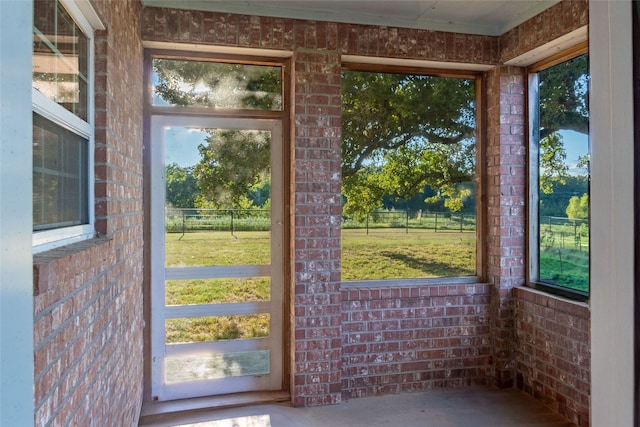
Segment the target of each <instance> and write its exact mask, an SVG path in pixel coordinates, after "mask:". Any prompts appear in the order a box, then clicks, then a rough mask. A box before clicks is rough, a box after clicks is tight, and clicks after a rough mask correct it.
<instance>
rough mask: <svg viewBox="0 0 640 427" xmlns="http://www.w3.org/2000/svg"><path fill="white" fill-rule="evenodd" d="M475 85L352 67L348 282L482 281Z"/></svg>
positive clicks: (345, 81) (348, 69) (346, 145)
mask: <svg viewBox="0 0 640 427" xmlns="http://www.w3.org/2000/svg"><path fill="white" fill-rule="evenodd" d="M449 74H452V73H449ZM475 84H476V76H475V75H473V74H472V75H468V74H467V75H465V76H460V77H456V76H455V75H454V77H440V76H431V75H423V74H418V73H414V72H411V73H408V72H402V70H398V71H397V72H396V71H395V70H393V69H392V70H389V71H388V72H371V71H367V70H364V71H363V70H360V69H359V67H358V66H357V65H350V64H347V65H345V69H344V71H343V73H342V185H343V215H342V218H343V221H342V274H343V280H346V281H349V280H386V279H394V280H395V279H417V278H435V277H457V278H460V277H463V276H470V277H475V276H476V271H477V269H476V240H477V239H476V197H475V194H476V126H475V124H476V100H475Z"/></svg>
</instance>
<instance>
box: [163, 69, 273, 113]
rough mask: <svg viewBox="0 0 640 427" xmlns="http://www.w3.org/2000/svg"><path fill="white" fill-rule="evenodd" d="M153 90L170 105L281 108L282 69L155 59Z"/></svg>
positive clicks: (260, 108)
mask: <svg viewBox="0 0 640 427" xmlns="http://www.w3.org/2000/svg"><path fill="white" fill-rule="evenodd" d="M153 71H154V74H155V75H154V80H156V84H155V85H154V93H155V95H156V97H159V98H160V100H161V101H164V102H165V103H168V104H170V105H181V106H187V105H191V106H203V107H215V108H231V109H259V110H279V109H281V108H282V70H281V68H280V67H269V66H259V65H245V64H226V63H217V62H203V61H179V60H173V59H155V60H154V61H153Z"/></svg>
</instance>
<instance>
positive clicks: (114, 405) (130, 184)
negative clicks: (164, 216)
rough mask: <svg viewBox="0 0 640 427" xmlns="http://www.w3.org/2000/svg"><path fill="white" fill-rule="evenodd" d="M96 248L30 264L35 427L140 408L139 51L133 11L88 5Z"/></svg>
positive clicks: (125, 5) (110, 420)
mask: <svg viewBox="0 0 640 427" xmlns="http://www.w3.org/2000/svg"><path fill="white" fill-rule="evenodd" d="M94 6H95V8H96V11H97V12H98V14H99V15H100V16H101V19H102V21H103V23H104V24H105V26H106V30H105V31H100V32H98V33H97V34H96V38H95V41H96V101H95V106H96V114H95V122H96V126H95V179H96V183H95V203H96V205H95V212H96V231H97V232H99V233H100V236H101V237H99V238H96V239H93V240H89V241H87V242H83V243H79V244H74V245H69V246H66V247H63V248H60V249H56V250H52V251H48V252H45V253H42V254H38V255H36V256H34V335H35V336H34V341H35V342H34V348H35V354H34V362H35V372H34V375H35V390H34V392H35V397H34V399H35V410H36V416H35V425H39V426H40V425H74V426H84V425H96V426H125V425H127V426H129V425H135V424H136V423H137V420H138V416H139V413H140V407H141V403H142V384H143V369H142V366H143V357H142V355H143V348H142V347H143V341H142V329H143V318H142V274H143V272H142V250H143V239H142V226H143V216H142V47H141V43H140V37H139V34H138V32H137V29H136V25H135V23H136V22H137V20H138V14H139V12H140V4H139V2H137V1H117V2H108V3H107V2H102V1H96V2H94Z"/></svg>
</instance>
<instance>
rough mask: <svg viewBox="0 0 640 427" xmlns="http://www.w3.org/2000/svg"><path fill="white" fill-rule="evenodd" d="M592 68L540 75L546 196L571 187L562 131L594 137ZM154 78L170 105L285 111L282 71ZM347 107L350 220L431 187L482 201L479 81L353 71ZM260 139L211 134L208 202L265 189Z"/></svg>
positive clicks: (201, 167) (221, 69)
mask: <svg viewBox="0 0 640 427" xmlns="http://www.w3.org/2000/svg"><path fill="white" fill-rule="evenodd" d="M586 65H587V57H586V55H585V56H582V57H579V58H576V59H574V60H572V61H569V62H568V63H566V65H563V66H562V67H552V68H550V69H548V70H545V71H543V72H541V73H540V77H541V84H540V91H539V99H540V105H541V111H540V129H539V130H540V138H541V141H542V143H541V153H542V156H541V170H542V171H543V173H542V177H543V180H542V183H541V187H542V189H543V192H552V191H554V188H555V187H557V186H559V185H563V183H565V182H566V180H567V179H568V171H567V167H566V163H565V160H566V150H565V148H564V143H563V141H562V138H561V136H560V134H558V131H559V130H563V129H565V130H567V129H570V130H575V131H577V132H582V133H586V132H588V110H587V106H588V99H587V96H588V93H587V88H588V75H587V74H586V73H587V67H586ZM154 71H155V76H154V79H155V80H156V84H155V86H154V90H155V94H154V95H155V97H156V98H159V99H160V100H162V102H164V103H167V104H171V105H195V106H207V107H216V108H236V109H237V108H240V109H251V108H260V109H280V108H282V95H281V94H282V72H281V69H280V68H279V67H263V66H247V65H238V64H222V63H214V62H195V61H176V60H163V59H156V60H154ZM342 107H343V109H342V138H343V143H342V148H343V150H342V180H343V181H342V184H343V195H344V196H345V200H346V201H345V205H344V211H345V214H347V215H358V216H363V215H366V214H367V213H368V212H371V211H372V210H374V209H376V208H379V207H381V206H383V204H386V203H392V204H394V203H400V202H401V201H402V200H409V199H412V198H413V197H416V196H418V195H420V194H423V192H424V189H425V188H427V187H429V188H431V189H432V190H433V191H434V192H435V194H433V195H428V194H423V196H424V200H425V201H426V202H427V203H437V202H439V201H443V202H444V206H445V207H447V208H448V209H450V210H460V209H464V208H465V207H464V204H465V201H466V200H471V199H472V198H473V197H474V194H473V192H472V189H473V188H474V186H473V182H474V179H475V162H476V151H475V107H476V106H475V82H474V80H469V79H459V78H443V77H434V76H424V75H415V74H392V73H370V72H357V71H345V72H344V73H343V75H342ZM252 138H253V137H249V136H247V135H244V136H240V135H235V136H234V135H232V133H229V134H227V135H223V134H214V133H212V134H211V136H210V138H209V139H208V143H207V144H205V145H203V146H201V147H200V151H201V154H202V156H203V158H202V160H201V162H200V163H199V164H198V165H197V166H196V168H195V170H194V175H195V176H196V178H197V180H198V182H199V184H200V186H201V188H202V191H203V193H202V197H204V198H205V199H206V200H214V199H215V200H217V202H216V203H218V204H221V205H228V204H232V205H233V204H234V203H235V204H238V203H240V199H239V197H240V196H241V195H244V196H246V197H248V196H247V195H248V194H250V193H251V191H254V190H255V188H256V186H257V185H260V184H259V182H261V181H263V180H264V179H265V177H266V176H267V171H268V167H269V154H268V150H267V149H266V147H265V146H264V141H262V142H260V138H257V139H252ZM240 140H242V141H240ZM226 145H229V146H228V147H227V146H226ZM249 154H251V157H248V156H249ZM260 156H262V158H260Z"/></svg>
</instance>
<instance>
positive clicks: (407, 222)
mask: <svg viewBox="0 0 640 427" xmlns="http://www.w3.org/2000/svg"><path fill="white" fill-rule="evenodd" d="M406 227H407V230H406V234H409V209H407V221H406Z"/></svg>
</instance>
